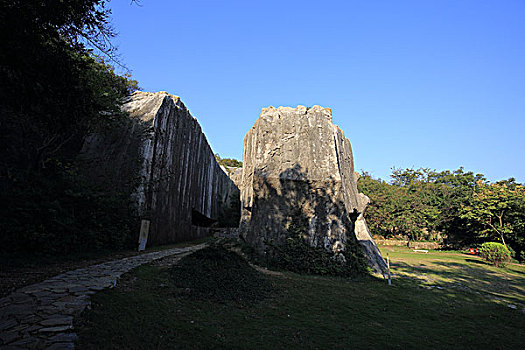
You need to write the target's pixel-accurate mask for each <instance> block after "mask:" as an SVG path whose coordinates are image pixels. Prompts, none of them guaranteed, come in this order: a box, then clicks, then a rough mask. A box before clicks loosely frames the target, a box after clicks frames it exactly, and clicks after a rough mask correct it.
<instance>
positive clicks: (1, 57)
mask: <svg viewBox="0 0 525 350" xmlns="http://www.w3.org/2000/svg"><path fill="white" fill-rule="evenodd" d="M106 3H107V1H103V0H70V1H22V0H5V1H2V2H1V3H0V117H1V119H0V123H1V124H0V126H1V127H0V201H2V203H9V204H10V205H9V206H7V205H4V206H2V207H1V213H0V217H1V218H2V220H1V221H0V230H1V231H2V235H1V236H0V246H1V248H0V251H6V250H7V251H8V252H17V251H29V252H36V251H43V250H48V251H49V252H51V253H60V252H69V251H73V250H75V249H77V250H79V249H81V248H84V249H98V248H100V247H108V248H119V247H122V246H123V244H124V245H125V244H127V243H126V242H129V237H130V235H131V232H132V229H131V227H130V225H131V224H132V223H133V222H134V221H133V217H132V209H131V208H130V207H129V200H128V199H127V198H128V196H127V194H126V193H117V192H115V193H100V192H96V191H94V189H92V188H90V187H89V186H88V185H87V184H86V182H85V181H83V179H82V177H81V176H80V175H79V171H78V169H77V166H76V164H75V160H76V157H77V155H78V152H79V150H80V148H81V146H82V143H83V141H84V138H85V137H86V135H88V134H89V133H90V132H92V131H96V130H101V129H102V130H104V129H106V128H107V127H108V126H112V125H115V124H117V123H119V121H120V120H122V118H124V117H125V116H124V114H123V113H122V112H121V110H120V107H121V103H122V101H123V98H124V97H126V96H128V95H129V93H130V92H131V91H133V90H134V89H136V88H137V83H136V81H133V80H131V79H130V77H129V74H127V75H124V76H120V75H118V74H116V73H115V71H114V69H113V67H112V66H110V65H109V64H107V62H105V60H109V61H113V62H115V61H116V59H115V58H116V56H115V52H114V50H113V48H112V47H111V43H110V38H111V37H112V36H113V35H114V34H113V30H112V28H111V26H110V25H109V15H110V13H109V11H108V10H107V9H106V7H105V5H106ZM93 51H95V52H97V53H98V54H99V55H103V56H104V57H105V60H104V59H102V58H101V56H96V55H94V54H93Z"/></svg>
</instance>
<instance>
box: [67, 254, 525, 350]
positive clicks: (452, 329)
mask: <svg viewBox="0 0 525 350" xmlns="http://www.w3.org/2000/svg"><path fill="white" fill-rule="evenodd" d="M392 249H393V250H392ZM386 251H388V253H389V256H390V258H391V260H392V268H393V271H394V273H395V275H396V276H395V278H394V280H393V285H392V286H388V285H387V283H386V281H384V280H382V279H377V278H373V277H368V276H366V277H361V278H356V279H352V280H348V279H341V278H333V277H317V276H304V275H297V274H293V273H272V274H269V275H267V278H268V279H269V280H270V282H271V283H272V285H273V286H274V292H273V293H272V294H271V295H270V296H269V297H267V298H266V299H264V300H262V301H254V302H253V303H249V304H246V303H242V304H241V303H236V302H222V303H221V302H212V301H209V300H202V299H198V298H193V297H192V296H191V293H190V294H188V293H185V291H184V290H180V288H177V287H176V286H175V284H174V282H173V280H171V279H170V274H169V272H168V269H167V268H158V267H154V266H142V267H139V268H137V269H135V270H134V271H133V272H132V273H129V274H127V275H125V276H124V277H123V279H122V281H121V283H120V285H119V286H118V287H117V288H115V289H113V290H109V291H104V292H101V293H98V294H96V295H94V296H93V299H92V300H93V308H92V310H91V311H89V312H87V313H86V314H85V315H84V318H83V320H81V322H80V323H79V324H77V327H78V328H79V342H78V344H77V345H78V348H79V349H101V348H111V349H170V348H183V349H188V348H190V349H210V348H224V349H285V348H291V349H316V348H319V349H332V348H335V349H377V348H399V349H406V348H409V349H421V348H427V349H428V348H432V349H449V348H456V349H459V348H461V349H522V348H523V346H524V338H525V313H523V311H522V309H521V308H522V303H523V301H524V297H525V295H524V293H523V288H524V277H525V268H524V267H523V266H511V267H509V268H507V269H504V270H501V269H498V270H496V269H495V268H492V267H490V266H488V265H485V264H484V263H482V262H480V261H479V260H478V259H477V258H472V257H469V256H467V255H462V254H460V253H457V252H452V253H449V252H430V253H428V254H418V253H414V252H412V251H409V250H408V249H403V248H398V247H395V248H386V249H383V252H386ZM471 274H474V275H475V276H474V278H472V277H471V276H470V275H471ZM471 279H475V280H476V282H475V283H474V284H472V283H470V280H471ZM455 283H456V284H457V283H461V284H465V285H467V286H468V288H458V287H454V288H453V287H451V286H452V285H453V284H455ZM493 284H494V285H495V286H492V285H493ZM431 285H434V286H440V287H441V288H443V289H438V288H433V287H432V288H430V287H429V286H431ZM476 292H478V293H476ZM491 296H500V297H501V299H502V300H496V299H493V298H492V297H491ZM509 301H512V302H513V303H514V304H516V305H518V304H519V305H520V306H519V307H517V309H512V308H510V307H508V305H507V304H508V302H509Z"/></svg>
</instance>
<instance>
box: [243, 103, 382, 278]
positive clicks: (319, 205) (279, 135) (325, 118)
mask: <svg viewBox="0 0 525 350" xmlns="http://www.w3.org/2000/svg"><path fill="white" fill-rule="evenodd" d="M243 164H244V165H243V173H242V181H241V186H240V187H241V206H242V215H241V227H240V232H241V235H242V236H243V238H244V239H245V240H246V241H247V242H248V243H249V244H250V245H252V246H253V247H254V248H255V249H256V250H257V251H259V253H261V254H263V253H264V251H265V249H266V248H267V243H269V242H270V243H271V244H277V245H278V244H281V243H283V242H284V240H285V239H286V238H287V237H288V235H289V234H288V232H287V229H288V227H289V226H290V225H291V223H292V222H293V221H294V220H295V219H296V218H297V216H298V215H299V216H302V217H304V218H306V219H307V221H308V228H307V234H306V237H305V238H306V239H307V240H308V242H309V243H310V245H311V246H317V247H324V248H325V249H327V250H331V251H333V252H336V253H337V252H340V251H342V250H344V249H345V248H346V247H347V246H348V245H356V244H358V243H357V242H359V243H361V246H362V247H363V248H364V249H363V251H364V253H365V256H366V258H367V260H368V263H369V265H370V267H371V268H372V269H374V270H375V271H376V272H384V271H385V267H386V266H385V263H384V260H383V258H382V257H381V254H380V252H379V250H378V249H377V246H376V245H375V242H374V240H373V238H372V237H371V236H370V234H369V232H368V229H367V227H366V223H365V221H364V218H363V217H362V213H363V211H364V210H365V209H366V205H367V204H368V198H367V197H366V196H364V195H363V194H360V193H358V191H357V182H356V180H357V179H356V177H355V175H354V160H353V155H352V148H351V145H350V141H348V139H346V138H345V137H344V135H343V132H342V131H341V129H339V127H337V126H336V125H334V124H333V123H332V113H331V110H330V109H328V108H321V107H319V106H314V107H312V108H306V107H303V106H298V107H297V108H289V107H279V108H273V107H269V108H264V109H263V110H262V112H261V115H260V117H259V119H258V120H257V121H256V122H255V124H254V126H253V127H252V129H251V130H250V131H248V133H247V134H246V136H245V138H244V154H243Z"/></svg>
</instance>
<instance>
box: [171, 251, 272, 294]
mask: <svg viewBox="0 0 525 350" xmlns="http://www.w3.org/2000/svg"><path fill="white" fill-rule="evenodd" d="M170 275H171V278H172V280H173V282H174V284H175V286H176V287H178V288H179V291H181V292H184V293H185V294H187V295H188V297H191V298H194V299H206V300H213V301H216V302H221V303H226V302H231V301H235V302H238V303H241V304H250V303H253V302H255V301H258V300H262V299H264V298H266V297H268V296H269V295H270V293H271V292H272V290H273V287H272V285H271V283H270V282H269V281H268V280H267V279H266V277H265V276H264V275H262V274H261V273H260V272H258V271H257V270H255V269H254V268H253V267H251V266H250V264H249V263H248V262H247V261H246V259H244V258H243V257H242V256H240V255H239V254H237V253H234V252H232V251H230V250H228V249H226V248H225V247H224V246H223V245H221V244H213V245H210V246H209V247H206V248H204V249H201V250H199V251H197V252H195V253H193V254H191V255H188V256H186V257H184V258H182V259H181V260H180V262H179V263H178V264H176V265H174V266H173V267H172V268H171V270H170Z"/></svg>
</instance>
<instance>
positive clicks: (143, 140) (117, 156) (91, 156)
mask: <svg viewBox="0 0 525 350" xmlns="http://www.w3.org/2000/svg"><path fill="white" fill-rule="evenodd" d="M123 110H124V111H125V112H127V113H128V114H129V117H130V118H128V119H126V120H125V121H123V122H122V125H121V126H120V127H118V128H116V129H115V130H113V131H111V132H108V133H97V134H94V135H92V136H90V137H89V138H88V140H86V142H85V144H84V147H83V151H82V158H83V163H84V164H85V166H86V167H87V168H89V172H90V176H89V177H90V178H92V179H94V180H95V181H96V182H98V183H99V184H101V185H103V186H105V187H107V188H108V190H110V189H119V190H122V189H125V188H126V187H130V186H133V185H135V184H138V186H137V187H136V188H134V189H133V192H134V195H133V198H132V199H133V201H134V202H135V203H136V205H137V209H138V212H139V214H140V216H141V217H142V218H145V219H149V220H151V226H150V235H149V239H148V244H162V243H171V242H178V241H184V240H189V239H195V238H198V237H202V236H205V235H208V234H209V233H210V232H209V227H210V226H211V225H212V224H214V223H217V222H218V223H219V224H220V221H221V217H224V216H227V215H229V214H230V213H231V211H232V210H234V209H235V208H231V205H232V199H235V198H234V197H235V196H237V198H238V196H239V190H238V188H237V186H235V184H234V183H233V181H231V180H230V178H229V177H228V175H227V174H226V173H225V172H224V170H223V169H221V167H220V165H219V164H218V163H217V161H216V159H215V156H214V153H213V151H212V149H211V147H210V145H209V144H208V141H207V140H206V136H205V135H204V133H203V132H202V130H201V126H200V125H199V122H198V121H197V119H195V118H194V117H193V116H192V115H191V114H190V112H189V111H188V109H187V108H186V106H185V105H184V103H182V101H181V99H180V98H179V97H178V96H173V95H170V94H168V93H166V92H157V93H150V92H139V91H137V92H135V93H133V95H132V96H131V97H130V98H129V100H128V101H127V102H126V103H125V104H124V106H123ZM237 202H238V201H237ZM215 225H217V224H215ZM137 234H138V229H137Z"/></svg>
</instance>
